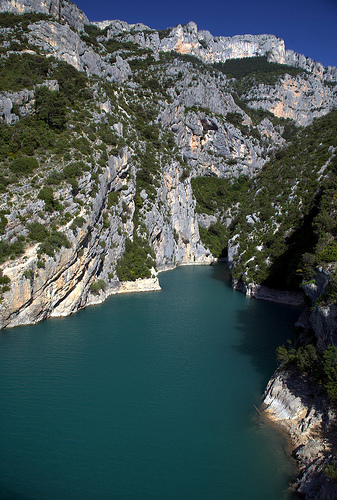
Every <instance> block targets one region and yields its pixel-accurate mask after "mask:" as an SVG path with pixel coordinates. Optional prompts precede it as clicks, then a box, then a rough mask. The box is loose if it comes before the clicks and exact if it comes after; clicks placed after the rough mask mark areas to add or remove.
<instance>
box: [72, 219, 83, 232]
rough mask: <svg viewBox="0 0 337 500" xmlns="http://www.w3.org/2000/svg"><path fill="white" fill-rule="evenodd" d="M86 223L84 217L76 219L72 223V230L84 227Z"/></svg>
mask: <svg viewBox="0 0 337 500" xmlns="http://www.w3.org/2000/svg"><path fill="white" fill-rule="evenodd" d="M84 223H85V219H84V217H75V219H74V221H73V222H72V224H71V226H70V229H73V230H74V229H76V228H77V227H82V226H83V224H84Z"/></svg>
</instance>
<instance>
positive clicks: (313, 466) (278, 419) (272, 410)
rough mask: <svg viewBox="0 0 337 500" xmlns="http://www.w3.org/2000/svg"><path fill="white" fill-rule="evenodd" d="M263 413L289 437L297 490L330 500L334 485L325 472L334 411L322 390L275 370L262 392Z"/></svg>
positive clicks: (332, 445)
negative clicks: (297, 474)
mask: <svg viewBox="0 0 337 500" xmlns="http://www.w3.org/2000/svg"><path fill="white" fill-rule="evenodd" d="M263 404H264V414H265V416H267V418H268V419H270V420H272V421H273V422H274V423H275V424H276V425H278V426H280V427H281V428H282V429H283V430H284V431H286V433H287V434H288V435H289V436H290V439H291V442H292V448H293V454H294V456H295V458H296V459H297V461H298V463H299V466H300V471H301V476H300V478H299V479H298V480H297V482H296V485H295V486H296V491H297V493H299V494H301V495H303V496H304V498H306V499H307V500H309V499H312V500H329V499H330V500H333V499H335V498H336V496H337V485H336V484H335V483H334V482H333V481H332V480H331V479H329V478H328V477H327V476H326V474H325V473H324V470H325V467H326V466H327V465H328V464H333V463H334V459H333V456H334V454H333V452H334V450H335V448H336V424H337V420H336V412H335V410H334V409H333V408H332V407H331V404H330V401H329V400H328V398H327V396H326V395H325V394H324V393H323V392H322V389H321V388H320V387H319V386H318V385H317V384H315V383H314V382H313V381H312V380H311V379H309V378H308V377H305V376H304V375H299V374H298V373H296V372H293V371H287V372H286V371H283V370H278V371H277V372H276V373H275V374H274V376H273V377H272V378H271V379H270V381H269V383H268V386H267V388H266V391H265V394H264V401H263Z"/></svg>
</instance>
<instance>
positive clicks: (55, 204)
mask: <svg viewBox="0 0 337 500" xmlns="http://www.w3.org/2000/svg"><path fill="white" fill-rule="evenodd" d="M37 197H38V198H39V199H40V200H43V201H44V203H45V209H46V210H47V211H48V212H52V211H53V210H61V209H62V205H61V203H60V202H59V201H58V200H55V198H54V191H53V189H52V188H51V187H49V186H46V187H43V188H42V189H41V190H40V192H39V194H38V196H37Z"/></svg>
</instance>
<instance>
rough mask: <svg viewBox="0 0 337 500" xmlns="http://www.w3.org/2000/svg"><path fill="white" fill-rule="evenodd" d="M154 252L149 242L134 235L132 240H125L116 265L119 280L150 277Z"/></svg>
mask: <svg viewBox="0 0 337 500" xmlns="http://www.w3.org/2000/svg"><path fill="white" fill-rule="evenodd" d="M153 258H154V253H153V250H152V249H151V247H150V246H149V244H148V243H147V242H146V241H145V240H143V239H142V238H140V237H137V236H135V235H134V240H133V241H131V240H130V239H129V238H127V240H126V241H125V251H124V254H123V256H122V258H121V259H119V261H118V265H117V267H116V272H117V276H118V278H119V280H120V281H135V280H136V279H137V278H150V277H151V268H152V267H155V262H154V260H153Z"/></svg>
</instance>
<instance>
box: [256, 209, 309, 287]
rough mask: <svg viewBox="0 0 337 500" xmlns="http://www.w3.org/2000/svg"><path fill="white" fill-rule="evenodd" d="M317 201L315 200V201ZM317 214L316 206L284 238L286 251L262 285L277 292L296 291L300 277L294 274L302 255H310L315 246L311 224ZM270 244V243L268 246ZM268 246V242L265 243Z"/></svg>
mask: <svg viewBox="0 0 337 500" xmlns="http://www.w3.org/2000/svg"><path fill="white" fill-rule="evenodd" d="M316 201H317V200H316ZM317 214H318V208H317V206H316V205H315V206H313V208H312V209H311V210H310V212H309V213H308V214H307V215H306V216H305V217H303V219H302V220H301V221H300V224H299V225H298V227H297V228H296V230H295V231H294V232H293V233H292V234H291V235H290V236H289V238H286V240H285V244H286V247H287V248H286V251H285V252H284V253H282V254H281V255H280V256H279V257H277V258H276V259H275V260H274V262H273V264H272V265H271V266H270V269H269V276H268V278H267V279H266V280H264V281H263V282H262V285H265V286H268V287H270V288H277V289H279V290H298V289H299V285H300V283H301V281H302V276H301V275H298V274H296V270H297V269H298V268H299V267H300V264H301V257H302V255H303V254H304V253H311V252H312V251H313V250H314V247H315V246H316V244H317V236H316V235H315V234H314V232H313V228H312V222H313V219H314V218H315V217H316V215H317ZM271 244H272V242H270V245H271ZM267 246H268V242H267Z"/></svg>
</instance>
